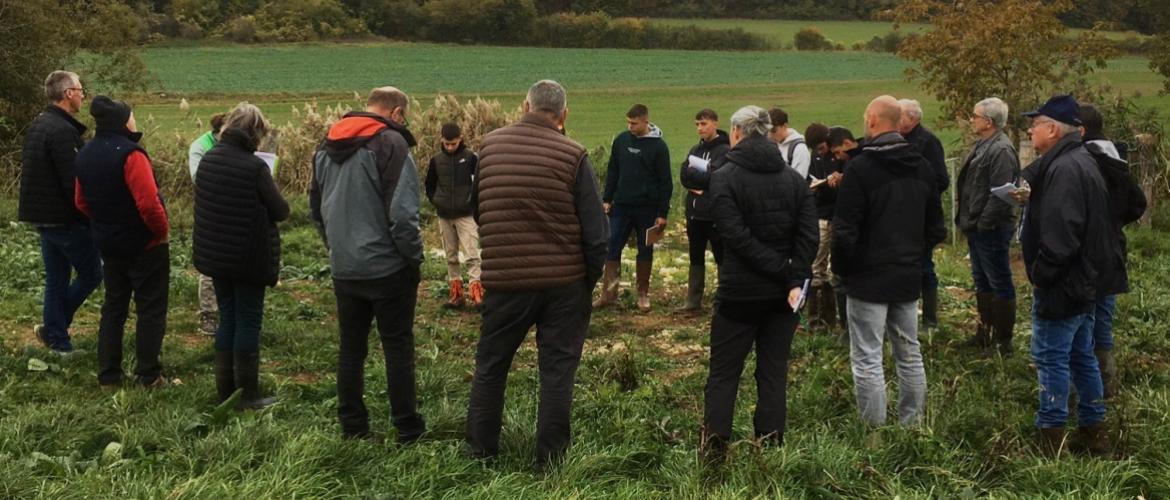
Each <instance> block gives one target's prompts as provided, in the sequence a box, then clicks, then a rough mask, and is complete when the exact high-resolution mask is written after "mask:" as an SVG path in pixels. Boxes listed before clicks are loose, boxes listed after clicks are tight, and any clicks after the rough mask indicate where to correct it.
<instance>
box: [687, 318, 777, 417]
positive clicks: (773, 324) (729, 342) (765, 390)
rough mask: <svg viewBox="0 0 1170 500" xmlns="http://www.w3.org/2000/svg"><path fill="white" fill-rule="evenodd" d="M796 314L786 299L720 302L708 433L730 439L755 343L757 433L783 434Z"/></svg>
mask: <svg viewBox="0 0 1170 500" xmlns="http://www.w3.org/2000/svg"><path fill="white" fill-rule="evenodd" d="M796 323H797V317H796V315H795V314H793V313H792V308H790V307H788V304H787V303H786V302H785V301H776V302H751V303H737V302H720V303H717V304H716V305H715V317H714V319H713V320H712V321H711V372H710V374H709V375H708V376H707V388H706V394H705V397H704V402H703V410H704V412H703V423H704V424H705V425H706V427H707V430H708V432H710V433H711V434H714V435H716V436H719V437H721V438H723V439H731V424H732V418H733V416H734V414H735V398H736V393H737V391H738V390H739V377H740V374H742V373H743V365H744V361H745V360H746V359H747V355H748V353H749V352H751V350H752V345H753V344H755V347H756V374H755V375H756V387H757V389H758V392H759V400H758V401H757V402H756V414H755V418H754V423H755V431H756V437H763V436H768V435H775V436H776V438H779V439H782V438H783V435H784V429H785V426H786V423H787V422H786V420H787V410H788V406H787V385H788V357H789V355H790V354H791V352H792V335H793V332H795V331H796Z"/></svg>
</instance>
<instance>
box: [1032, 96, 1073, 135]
mask: <svg viewBox="0 0 1170 500" xmlns="http://www.w3.org/2000/svg"><path fill="white" fill-rule="evenodd" d="M1040 115H1044V116H1047V117H1049V118H1052V119H1053V120H1056V121H1058V122H1061V123H1067V124H1069V125H1076V126H1078V127H1079V126H1081V125H1082V123H1081V105H1080V104H1077V100H1076V99H1075V98H1073V96H1071V95H1069V94H1063V95H1058V96H1053V97H1052V98H1051V99H1049V100H1048V102H1046V103H1044V105H1043V106H1040V109H1037V110H1036V111H1029V112H1027V113H1024V117H1025V118H1035V117H1037V116H1040Z"/></svg>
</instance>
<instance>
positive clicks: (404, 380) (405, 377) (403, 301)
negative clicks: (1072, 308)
mask: <svg viewBox="0 0 1170 500" xmlns="http://www.w3.org/2000/svg"><path fill="white" fill-rule="evenodd" d="M418 282H419V274H418V269H417V268H415V267H412V266H409V265H408V266H407V267H406V268H405V269H403V270H401V271H399V272H397V273H394V274H392V275H390V276H387V277H385V278H378V279H372V280H339V279H335V280H333V291H334V294H335V295H336V296H337V319H338V322H339V323H340V331H341V334H340V345H339V353H338V359H337V403H338V406H337V418H338V420H339V421H340V423H341V432H342V434H345V435H350V436H360V435H364V434H366V433H368V432H369V431H370V415H369V412H368V411H367V410H366V405H365V403H364V402H363V400H362V399H363V396H364V394H365V371H366V355H367V354H368V351H369V337H370V325H371V323H372V322H373V320H374V319H375V318H377V320H378V337H379V338H380V339H381V340H382V354H383V356H385V358H386V386H387V391H386V392H387V396H388V398H389V399H390V415H391V421H392V422H393V424H394V427H395V428H396V429H398V439H399V441H407V440H411V439H413V438H417V437H418V436H419V435H421V434H422V433H423V432H425V431H426V422H425V421H424V420H423V417H422V415H420V414H419V413H418V400H417V396H416V392H415V391H416V389H415V375H414V306H415V302H416V300H417V297H418V295H417V294H418Z"/></svg>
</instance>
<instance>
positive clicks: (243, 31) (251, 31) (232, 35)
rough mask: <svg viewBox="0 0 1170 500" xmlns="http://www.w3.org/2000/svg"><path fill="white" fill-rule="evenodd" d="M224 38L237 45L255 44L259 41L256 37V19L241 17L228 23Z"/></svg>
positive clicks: (223, 33) (225, 27) (224, 30)
mask: <svg viewBox="0 0 1170 500" xmlns="http://www.w3.org/2000/svg"><path fill="white" fill-rule="evenodd" d="M222 35H223V38H224V39H225V40H229V41H232V42H236V43H253V42H256V41H257V40H258V38H257V35H256V18H254V17H252V16H241V17H237V18H234V19H232V20H231V21H228V22H227V24H225V25H224V26H223V32H222Z"/></svg>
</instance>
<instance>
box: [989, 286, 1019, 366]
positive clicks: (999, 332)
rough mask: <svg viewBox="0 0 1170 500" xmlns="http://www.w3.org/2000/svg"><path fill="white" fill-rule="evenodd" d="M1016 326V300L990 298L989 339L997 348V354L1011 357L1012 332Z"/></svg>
mask: <svg viewBox="0 0 1170 500" xmlns="http://www.w3.org/2000/svg"><path fill="white" fill-rule="evenodd" d="M1015 327H1016V300H1015V299H1001V298H999V297H993V298H992V299H991V339H992V341H993V342H994V343H995V345H996V348H997V349H999V355H1000V356H1003V357H1005V358H1006V357H1011V355H1012V333H1013V330H1014V329H1015Z"/></svg>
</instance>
